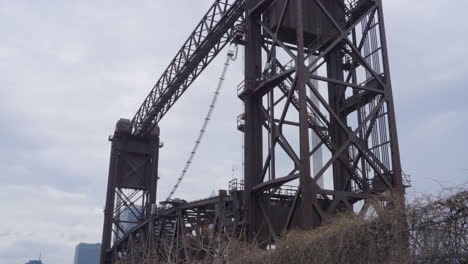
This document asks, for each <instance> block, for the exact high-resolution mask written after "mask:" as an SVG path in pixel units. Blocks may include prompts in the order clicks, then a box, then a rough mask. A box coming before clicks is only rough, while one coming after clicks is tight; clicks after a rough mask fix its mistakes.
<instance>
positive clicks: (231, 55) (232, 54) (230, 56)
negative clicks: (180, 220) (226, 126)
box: [166, 45, 238, 201]
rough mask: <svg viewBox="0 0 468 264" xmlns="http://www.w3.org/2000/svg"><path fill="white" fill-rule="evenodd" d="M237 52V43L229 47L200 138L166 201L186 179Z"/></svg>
mask: <svg viewBox="0 0 468 264" xmlns="http://www.w3.org/2000/svg"><path fill="white" fill-rule="evenodd" d="M237 52H238V47H237V45H235V46H234V47H233V49H231V48H230V49H229V51H228V53H227V57H226V62H225V63H224V68H223V72H222V74H221V77H220V78H219V82H218V86H217V87H216V91H215V92H214V95H213V99H212V100H211V104H210V106H209V108H208V113H207V114H206V117H205V120H204V121H203V125H202V128H201V130H200V133H199V134H198V138H197V140H196V141H195V145H194V146H193V149H192V152H191V153H190V156H189V158H188V160H187V162H186V163H185V166H184V169H183V170H182V173H181V174H180V176H179V178H178V179H177V183H176V184H175V185H174V187H173V188H172V191H171V192H170V193H169V196H168V197H167V198H166V201H169V200H170V199H171V198H172V196H173V195H174V193H175V192H176V191H177V188H179V186H180V184H181V183H182V180H183V179H184V176H185V175H186V174H187V171H188V169H189V168H190V165H191V164H192V160H193V158H194V157H195V154H196V153H197V150H198V147H199V146H200V143H201V141H202V138H203V135H204V134H205V132H206V128H207V126H208V122H209V121H210V119H211V115H212V114H213V110H214V108H215V106H216V102H217V100H218V96H219V94H220V91H221V88H222V86H223V82H224V78H225V77H226V73H227V70H228V68H229V65H230V61H235V60H236V59H237Z"/></svg>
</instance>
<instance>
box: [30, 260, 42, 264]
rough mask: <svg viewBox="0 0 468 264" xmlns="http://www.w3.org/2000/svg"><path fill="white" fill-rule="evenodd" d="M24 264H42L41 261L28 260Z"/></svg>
mask: <svg viewBox="0 0 468 264" xmlns="http://www.w3.org/2000/svg"><path fill="white" fill-rule="evenodd" d="M26 264H44V263H42V261H41V260H30V261H28V262H26Z"/></svg>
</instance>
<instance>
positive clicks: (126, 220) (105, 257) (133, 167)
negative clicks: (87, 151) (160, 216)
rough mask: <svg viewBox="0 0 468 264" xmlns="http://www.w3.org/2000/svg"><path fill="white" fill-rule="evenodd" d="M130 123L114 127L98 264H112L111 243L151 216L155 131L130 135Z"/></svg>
mask: <svg viewBox="0 0 468 264" xmlns="http://www.w3.org/2000/svg"><path fill="white" fill-rule="evenodd" d="M132 128H133V127H132V123H131V121H130V120H128V119H120V120H119V121H118V122H117V124H116V127H115V132H114V135H113V136H111V137H110V138H109V140H110V141H111V142H112V146H111V155H110V165H109V176H108V182H107V194H106V204H105V209H104V226H103V232H102V245H101V263H103V264H104V263H112V259H115V256H112V253H113V252H111V251H110V250H111V248H112V245H113V242H114V241H118V240H120V239H122V238H123V237H124V236H125V235H127V233H128V232H129V231H130V230H131V229H132V228H133V227H135V226H137V225H138V224H140V223H141V222H142V221H143V220H144V219H147V218H148V217H150V215H151V208H152V205H154V204H155V203H156V189H157V182H158V157H159V128H158V127H155V128H154V129H153V130H152V131H151V133H148V134H147V135H143V136H137V135H132Z"/></svg>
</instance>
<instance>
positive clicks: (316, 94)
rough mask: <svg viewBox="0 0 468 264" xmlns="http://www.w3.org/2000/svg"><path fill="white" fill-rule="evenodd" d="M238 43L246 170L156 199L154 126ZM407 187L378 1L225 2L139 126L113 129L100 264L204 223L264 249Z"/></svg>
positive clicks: (199, 233)
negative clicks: (214, 192) (213, 186)
mask: <svg viewBox="0 0 468 264" xmlns="http://www.w3.org/2000/svg"><path fill="white" fill-rule="evenodd" d="M311 14H314V15H313V16H312V15H311ZM230 41H235V42H236V43H237V44H240V45H243V48H244V49H245V61H244V63H245V72H244V75H245V79H244V81H243V82H242V84H241V85H239V88H238V95H239V98H240V99H241V100H242V101H243V104H244V112H243V113H242V114H241V115H239V118H238V120H237V121H238V128H239V130H240V131H241V133H243V134H244V146H245V147H244V150H243V151H244V178H243V179H240V180H233V181H231V182H230V183H229V190H228V191H222V190H221V191H220V192H219V194H218V196H216V197H212V198H208V199H203V200H199V201H193V202H186V201H183V200H179V199H173V200H167V201H165V202H163V203H161V204H160V205H159V206H157V205H155V202H156V188H157V180H158V176H157V175H158V174H157V172H158V165H159V164H158V156H159V151H158V149H159V133H153V132H154V131H155V130H154V128H157V125H158V123H159V121H160V120H161V118H162V117H163V116H164V115H165V113H167V111H168V110H169V109H170V108H171V106H172V105H173V104H175V102H176V101H177V100H178V99H179V98H180V96H182V94H183V93H184V92H185V91H186V90H187V89H188V88H189V86H190V84H191V83H192V82H193V81H194V80H195V79H196V78H197V77H198V76H199V75H200V74H201V72H202V71H203V70H204V69H205V68H206V67H207V66H208V65H209V63H210V62H211V61H212V60H213V59H214V58H215V57H216V55H217V54H218V53H219V52H220V51H221V50H222V49H223V47H225V46H226V45H227V44H228V43H229V42H230ZM127 125H128V124H127ZM122 129H123V130H124V131H125V132H122ZM312 134H313V135H315V136H316V137H317V138H318V139H320V142H319V144H317V145H315V146H314V145H311V143H310V137H311V135H312ZM141 142H143V145H141V144H140V143H141ZM145 144H146V147H145V146H144V145H145ZM265 146H267V147H265ZM319 150H320V152H324V153H325V155H324V159H323V166H321V167H319V168H316V167H314V166H317V165H314V164H311V157H312V156H313V155H314V154H315V153H317V152H318V151H319ZM135 163H138V164H140V165H139V166H136V165H135ZM312 167H314V168H312ZM321 178H324V179H325V182H326V184H325V185H324V184H322V183H321V182H322V181H321V180H320V179H321ZM407 185H408V183H407V182H406V181H405V178H404V177H403V173H402V170H401V162H400V154H399V145H398V137H397V129H396V118H395V110H394V102H393V95H392V84H391V77H390V67H389V58H388V50H387V44H386V33H385V25H384V17H383V7H382V1H381V0H346V1H344V0H328V1H325V0H310V1H305V0H284V1H274V0H235V1H234V0H233V1H228V0H216V1H214V4H213V5H212V6H211V8H210V9H209V11H208V13H207V15H205V16H204V18H203V19H202V21H201V22H200V23H199V24H198V26H197V27H196V29H195V31H194V33H193V34H192V35H191V36H190V37H189V39H188V40H187V42H186V43H185V44H184V46H183V48H182V49H181V50H180V51H179V53H178V54H177V56H176V58H175V59H174V60H173V61H172V62H171V64H170V66H169V67H168V69H167V70H166V71H165V72H164V74H163V76H162V77H161V78H160V79H159V80H158V82H157V83H156V85H155V87H154V88H153V90H152V91H151V92H150V94H149V96H148V98H147V99H146V100H145V102H144V103H143V105H142V106H141V107H140V109H139V110H138V112H137V114H136V115H135V117H134V118H133V120H132V121H131V122H130V128H128V126H123V128H122V126H120V127H119V126H118V127H117V128H116V132H115V134H114V138H113V141H112V151H111V163H110V169H109V180H108V190H107V200H106V209H105V222H104V231H103V244H102V245H103V247H102V257H101V263H103V264H104V263H106V264H107V263H115V262H117V261H118V260H121V259H125V258H128V256H130V255H131V254H132V252H135V250H136V249H137V248H139V249H140V250H141V249H142V248H143V250H142V252H141V253H139V254H140V255H141V256H143V255H145V254H149V252H150V251H152V250H155V249H156V250H161V251H162V250H163V249H164V247H163V246H162V245H167V243H170V244H172V243H176V244H178V243H179V242H178V241H180V240H181V239H183V238H184V237H203V236H204V232H203V230H209V231H210V232H218V233H224V234H228V235H230V236H233V237H236V238H239V239H244V240H248V241H252V240H254V239H255V240H256V241H257V242H258V243H259V245H260V246H261V247H267V246H269V245H273V244H274V243H275V240H276V238H277V237H279V236H281V235H283V234H284V233H285V232H287V231H288V230H291V229H297V228H302V229H309V228H314V227H317V226H320V225H321V224H323V223H324V222H326V221H327V220H328V219H329V218H330V217H332V216H333V215H335V214H337V213H340V212H354V213H355V214H357V215H360V216H364V215H365V214H366V213H367V211H368V210H369V208H370V206H371V205H370V203H369V200H370V199H372V198H373V197H375V196H376V195H378V194H381V193H384V192H388V193H392V194H394V195H395V196H396V197H397V198H398V199H402V198H403V197H404V192H405V191H404V190H405V187H407ZM136 204H139V206H136ZM132 209H134V210H139V211H138V212H139V213H138V217H137V218H138V220H137V221H134V222H132V223H133V225H132V228H131V229H130V230H126V229H125V228H124V227H122V223H125V221H123V220H122V218H121V217H120V215H121V214H122V212H123V211H125V210H132ZM168 241H169V242H168ZM161 254H162V253H161ZM184 254H188V253H187V252H185V253H184ZM182 255H183V254H182Z"/></svg>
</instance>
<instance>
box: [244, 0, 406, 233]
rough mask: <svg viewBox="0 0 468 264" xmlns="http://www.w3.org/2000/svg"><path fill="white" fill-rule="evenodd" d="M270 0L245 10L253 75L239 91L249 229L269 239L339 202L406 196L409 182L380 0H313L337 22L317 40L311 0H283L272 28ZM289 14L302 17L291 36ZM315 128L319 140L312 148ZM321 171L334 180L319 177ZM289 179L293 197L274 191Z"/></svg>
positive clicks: (351, 205)
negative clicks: (307, 2) (310, 28)
mask: <svg viewBox="0 0 468 264" xmlns="http://www.w3.org/2000/svg"><path fill="white" fill-rule="evenodd" d="M264 2H265V1H247V3H250V6H249V4H248V5H247V6H248V7H247V10H248V11H247V12H250V13H251V14H255V15H251V16H249V17H247V19H246V21H247V33H246V38H247V39H246V43H247V44H246V66H245V68H246V72H245V76H246V80H245V87H244V89H243V90H242V91H241V93H240V97H241V98H242V99H243V100H244V102H245V109H246V110H245V146H246V150H245V151H246V152H245V157H246V160H245V164H246V165H245V179H244V180H245V183H246V184H245V185H246V191H245V196H246V198H245V206H246V207H247V208H248V210H247V212H246V213H247V214H248V215H247V219H248V223H249V228H248V234H249V237H250V238H251V239H253V238H254V237H256V238H258V237H262V238H263V239H264V240H265V241H269V242H271V241H272V240H274V237H276V236H278V235H281V234H282V233H283V232H285V231H287V230H288V229H290V228H297V227H301V228H309V227H313V226H318V225H320V224H322V223H323V222H326V221H327V219H328V218H329V217H330V216H331V215H333V214H334V213H336V212H339V211H343V210H345V211H351V212H356V213H358V214H361V215H362V214H365V212H366V210H367V209H368V207H369V203H368V202H361V203H358V202H359V201H362V200H363V201H366V200H367V199H369V198H370V197H372V196H373V195H374V194H376V193H381V192H384V191H391V192H393V193H396V194H398V195H400V196H401V195H403V194H404V187H405V186H404V182H403V177H402V172H401V164H400V157H399V149H398V139H397V133H396V122H395V112H394V105H393V97H392V87H391V81H390V70H389V62H388V54H387V46H386V39H385V27H384V21H383V14H382V3H381V1H372V0H368V1H365V0H362V1H353V2H347V3H341V5H340V4H337V5H336V6H334V7H333V4H330V2H327V1H323V0H314V1H313V2H314V4H315V6H316V7H317V8H318V9H319V10H320V13H321V15H323V16H324V17H325V18H326V20H327V21H328V23H329V24H330V25H331V27H330V28H329V30H328V31H327V32H322V34H321V35H320V38H316V39H314V40H307V39H306V36H307V34H310V32H307V31H306V28H305V27H304V21H306V19H305V18H304V16H307V15H308V14H307V13H303V10H304V9H303V6H302V5H303V1H296V0H289V1H281V2H277V3H276V5H280V6H281V7H280V10H282V12H281V16H280V21H279V22H278V23H277V24H275V26H274V27H271V25H269V24H268V21H266V19H265V17H268V15H267V14H266V13H265V12H268V10H267V9H266V8H265V7H268V5H263V7H264V9H262V10H260V9H259V6H261V5H259V3H264ZM337 3H338V1H337ZM331 6H332V7H333V8H330V7H331ZM339 7H342V9H340V8H339ZM249 10H250V11H249ZM288 15H289V16H291V15H293V16H295V17H296V18H297V20H296V34H295V36H294V37H295V38H294V39H293V40H292V41H291V38H287V37H285V36H284V35H283V36H281V30H282V27H283V25H282V23H285V22H284V21H285V20H286V17H287V16H288ZM287 42H289V43H287ZM263 65H266V66H265V67H264V66H263ZM312 80H316V81H317V82H318V83H319V84H320V87H317V85H314V84H313V81H312ZM314 97H315V98H314ZM314 99H316V100H314ZM314 101H315V102H316V101H318V103H315V102H314ZM288 119H294V121H291V120H288ZM285 131H288V132H287V133H285ZM292 131H296V132H292ZM311 131H313V132H314V133H315V134H316V135H318V137H319V138H320V139H321V143H320V144H319V145H318V146H315V147H314V148H311V147H310V142H309V137H310V135H311ZM262 138H265V141H266V144H264V143H263V142H262V141H263V140H262ZM320 148H322V149H325V151H327V152H328V154H329V155H328V156H329V158H328V160H326V161H325V165H324V166H323V168H321V169H320V170H319V171H318V173H316V174H315V175H311V164H310V159H311V156H312V155H314V153H315V152H316V151H317V150H318V149H320ZM280 152H283V153H284V154H285V155H284V156H287V157H288V158H289V160H290V164H291V165H290V172H288V173H287V174H286V173H285V174H283V175H279V174H278V169H279V168H280V167H281V166H284V162H285V161H284V158H283V159H279V158H277V156H278V153H280ZM279 163H281V164H279ZM321 177H323V178H325V182H328V183H330V187H331V188H330V187H328V189H327V188H325V187H324V186H319V185H318V184H317V181H318V179H320V178H321ZM291 182H294V184H296V185H297V186H298V190H299V191H298V192H297V193H296V194H295V195H294V197H291V199H290V203H289V204H288V205H287V206H284V205H281V206H278V205H277V204H275V202H274V201H272V200H271V199H269V196H270V195H271V193H272V192H273V193H274V192H275V190H277V189H278V188H281V186H283V185H284V184H286V183H291ZM358 206H359V208H358ZM285 207H286V208H285ZM285 212H286V213H285ZM282 215H287V217H286V218H284V217H281V216H282ZM265 223H266V224H265Z"/></svg>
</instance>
